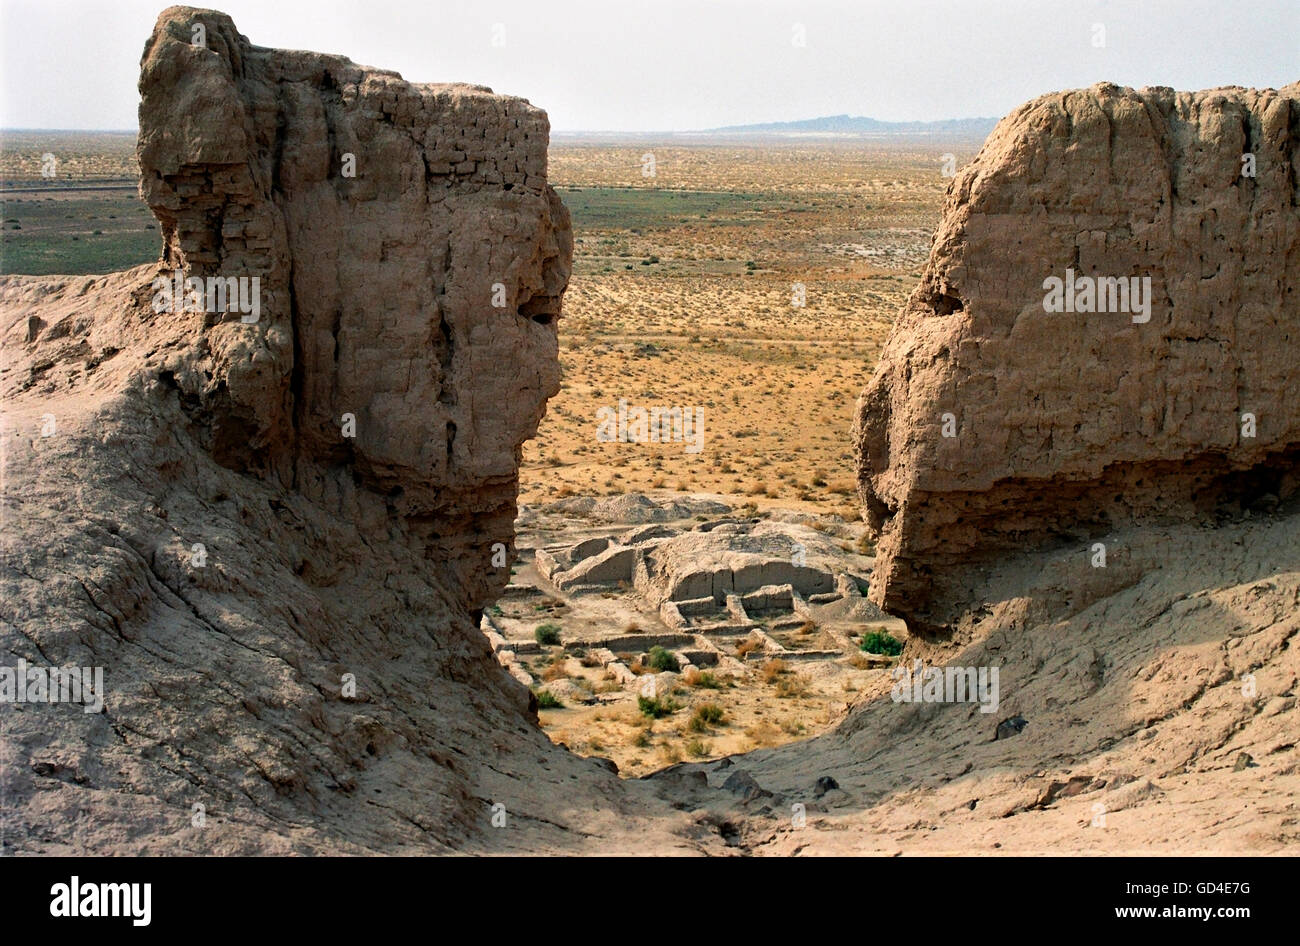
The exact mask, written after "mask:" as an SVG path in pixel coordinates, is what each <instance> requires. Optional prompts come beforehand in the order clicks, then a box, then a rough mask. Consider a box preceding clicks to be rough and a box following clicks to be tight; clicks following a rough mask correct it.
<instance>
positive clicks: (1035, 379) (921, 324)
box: [854, 84, 1300, 632]
mask: <svg viewBox="0 0 1300 946" xmlns="http://www.w3.org/2000/svg"><path fill="white" fill-rule="evenodd" d="M1298 177H1300V84H1295V85H1290V86H1287V87H1286V88H1284V89H1282V90H1280V91H1273V90H1263V91H1254V90H1247V89H1239V88H1230V89H1215V90H1211V91H1206V92H1196V93H1187V92H1174V91H1173V90H1171V89H1165V88H1155V89H1143V90H1141V91H1134V90H1132V89H1122V88H1118V87H1116V86H1112V85H1097V86H1093V87H1092V88H1090V89H1085V90H1079V91H1072V92H1063V93H1059V94H1054V95H1048V96H1044V97H1042V98H1039V99H1037V100H1035V101H1033V102H1030V103H1029V104H1027V105H1025V106H1022V107H1021V108H1020V109H1018V110H1017V111H1015V112H1014V113H1013V114H1011V115H1010V116H1008V117H1007V118H1006V119H1004V120H1003V121H1002V122H1001V123H1000V124H999V125H998V127H997V129H996V130H995V131H994V133H993V134H992V135H991V136H990V138H989V140H988V141H987V142H986V144H985V146H984V148H983V150H982V151H981V152H980V154H979V155H978V157H977V158H976V159H975V160H974V161H972V162H971V163H970V164H969V165H968V166H966V167H965V168H964V169H962V170H961V172H960V173H959V174H958V175H957V177H956V179H955V180H954V181H953V183H952V185H951V187H950V189H949V192H948V196H947V199H946V203H945V206H944V213H943V219H942V222H941V224H940V226H939V229H938V231H937V233H936V234H935V236H934V241H933V244H932V247H931V252H930V259H929V262H928V263H927V265H926V267H925V270H924V273H923V277H922V280H921V284H920V286H919V287H918V288H917V289H916V291H915V292H914V293H913V295H912V297H911V299H910V300H909V302H908V304H907V306H906V308H905V309H904V311H903V312H902V313H901V315H900V316H899V318H898V321H897V323H896V325H895V328H894V331H893V334H892V336H891V338H890V340H889V342H888V345H887V347H886V349H885V351H884V353H883V355H882V357H881V360H880V363H879V366H878V368H877V370H876V373H875V376H874V377H873V379H872V381H871V384H870V386H869V387H868V389H867V390H866V392H865V393H864V394H863V396H862V399H861V400H860V402H859V405H858V419H857V429H856V431H855V435H854V436H855V440H856V448H857V457H858V475H859V483H860V493H861V496H862V500H863V504H864V506H865V510H866V514H867V518H868V521H869V522H870V524H871V526H872V527H873V528H874V529H875V530H877V532H878V535H879V543H878V559H877V563H876V577H875V581H874V582H873V588H872V592H871V595H872V599H873V600H874V601H875V602H876V603H877V604H879V605H880V606H881V607H883V608H884V609H885V610H886V611H889V612H892V613H895V614H898V615H900V616H902V617H904V618H906V619H907V620H908V622H909V624H910V625H911V626H913V627H914V629H916V630H918V631H922V632H925V631H939V630H941V629H944V628H950V627H952V626H953V625H955V624H957V623H959V622H960V620H961V617H962V615H963V614H965V613H967V612H968V611H971V610H978V609H979V608H980V607H982V605H983V604H984V602H980V601H976V600H974V599H973V598H972V595H971V592H972V590H973V589H975V588H976V587H977V586H978V584H979V581H978V578H979V576H981V575H987V574H988V573H990V571H996V570H997V569H998V568H1001V567H1004V565H1005V562H1006V559H1007V558H1008V557H1011V556H1014V555H1015V554H1017V553H1021V552H1025V551H1027V550H1036V549H1038V548H1041V547H1043V546H1045V545H1061V544H1074V545H1075V546H1077V547H1078V548H1079V550H1080V552H1079V554H1080V556H1081V560H1084V561H1086V560H1087V557H1088V556H1090V555H1092V554H1093V553H1092V551H1091V545H1092V542H1093V540H1094V539H1096V538H1098V537H1101V536H1103V535H1105V534H1106V533H1108V532H1111V531H1113V530H1115V529H1117V528H1121V527H1123V526H1126V525H1131V524H1133V523H1140V522H1162V521H1180V520H1181V521H1186V520H1206V521H1210V520H1213V519H1214V518H1215V517H1216V516H1221V515H1223V514H1225V513H1232V512H1240V511H1241V509H1243V508H1245V509H1249V508H1250V507H1252V506H1254V505H1256V504H1259V503H1263V504H1265V506H1267V507H1271V506H1275V505H1276V504H1277V503H1278V502H1279V501H1284V500H1286V499H1288V498H1289V497H1290V496H1291V495H1292V494H1293V493H1294V492H1295V490H1296V487H1297V485H1298V484H1300V480H1297V477H1296V472H1297V460H1300V404H1298V403H1297V401H1296V397H1295V392H1296V391H1297V390H1300V358H1297V357H1296V352H1295V345H1296V341H1297V339H1298V338H1300V292H1298V291H1297V286H1300V190H1298V186H1300V185H1298V183H1297V180H1298ZM1111 277H1115V278H1120V279H1124V280H1125V281H1126V282H1128V283H1129V285H1130V287H1132V286H1134V285H1136V288H1138V290H1139V295H1143V296H1145V293H1142V291H1141V290H1142V288H1143V283H1142V280H1146V281H1147V287H1148V292H1149V297H1147V298H1145V300H1144V301H1145V303H1146V307H1145V309H1144V310H1143V309H1139V308H1138V307H1137V306H1136V305H1135V302H1136V299H1130V301H1129V306H1128V309H1127V310H1125V311H1117V310H1118V309H1120V308H1121V307H1122V303H1123V299H1122V297H1120V296H1119V293H1118V292H1114V291H1113V290H1111V289H1109V288H1107V291H1106V299H1105V302H1104V305H1105V307H1108V308H1110V311H1099V310H1100V309H1102V307H1103V304H1098V303H1089V302H1087V301H1085V300H1084V299H1083V298H1082V295H1079V294H1078V293H1081V292H1082V284H1080V288H1079V290H1078V293H1076V295H1077V299H1076V303H1077V304H1070V305H1069V306H1068V309H1069V311H1055V312H1048V311H1045V299H1046V298H1047V296H1048V294H1049V293H1048V290H1049V289H1051V288H1052V287H1051V286H1050V285H1045V283H1046V282H1047V281H1048V280H1049V279H1051V278H1056V279H1059V280H1061V281H1062V282H1063V283H1064V282H1066V281H1067V280H1072V281H1074V282H1075V283H1078V282H1079V279H1080V278H1085V279H1098V278H1111ZM1135 277H1136V278H1137V279H1138V282H1137V283H1136V284H1134V283H1133V279H1134V278H1135ZM1112 296H1114V297H1115V299H1114V301H1113V300H1112ZM1116 302H1118V303H1119V304H1115V303H1116ZM1048 304H1049V305H1050V304H1051V303H1048ZM1058 308H1060V307H1059V306H1058ZM1086 309H1091V311H1086Z"/></svg>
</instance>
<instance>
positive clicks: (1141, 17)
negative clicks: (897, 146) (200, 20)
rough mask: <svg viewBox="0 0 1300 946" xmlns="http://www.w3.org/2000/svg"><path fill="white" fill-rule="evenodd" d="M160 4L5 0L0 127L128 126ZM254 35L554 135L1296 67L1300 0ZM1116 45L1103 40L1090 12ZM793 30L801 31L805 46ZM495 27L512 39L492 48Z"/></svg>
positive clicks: (590, 8) (584, 1) (339, 5)
mask: <svg viewBox="0 0 1300 946" xmlns="http://www.w3.org/2000/svg"><path fill="white" fill-rule="evenodd" d="M164 6H165V4H164V3H161V2H157V0H155V2H138V0H0V31H2V32H3V37H2V38H0V60H2V65H0V82H2V83H3V88H2V89H0V127H9V128H123V129H125V128H135V127H136V102H137V95H136V88H135V83H136V78H137V72H138V69H139V60H140V53H141V51H142V49H143V48H144V41H145V38H146V37H147V36H148V34H149V32H150V30H151V29H152V27H153V23H154V20H155V18H156V17H157V15H158V13H159V11H161V10H162V9H163V8H164ZM220 8H222V9H224V10H225V11H226V12H227V13H229V14H231V16H232V17H234V20H235V24H236V25H237V26H238V27H239V30H240V32H242V33H243V34H244V35H245V36H247V37H248V38H249V39H250V40H251V41H252V42H254V43H256V44H258V45H261V46H281V47H289V48H296V49H314V50H319V51H322V52H330V53H341V54H343V55H346V56H348V57H349V58H351V59H352V60H354V61H356V62H359V63H364V64H367V65H374V66H381V67H384V68H387V69H395V70H397V71H398V72H400V73H401V74H402V75H403V76H404V77H406V78H407V79H410V80H412V81H417V82H445V81H463V82H476V83H481V84H483V85H489V86H491V87H492V88H493V89H494V90H496V91H498V92H507V93H510V94H514V95H522V96H524V97H525V98H527V99H529V100H530V101H532V102H533V103H534V104H536V105H540V106H542V107H543V108H545V109H547V111H549V112H550V115H551V123H552V127H553V128H555V129H556V130H560V131H564V130H619V131H684V130H692V129H699V128H708V127H716V126H720V125H733V124H748V123H751V122H762V121H786V120H794V119H801V118H815V117H819V116H822V115H835V114H842V113H849V114H853V115H867V116H870V117H872V118H881V119H888V120H896V121H901V120H931V119H939V118H967V117H975V116H1001V115H1003V114H1005V113H1006V112H1008V111H1010V110H1011V109H1012V108H1014V107H1015V106H1016V105H1018V104H1019V103H1021V102H1023V101H1025V100H1027V99H1029V98H1032V97H1034V96H1036V95H1039V94H1041V93H1043V92H1050V91H1055V90H1058V89H1063V88H1071V87H1077V86H1084V85H1090V84H1092V83H1093V82H1098V81H1102V80H1108V81H1112V82H1116V83H1119V84H1121V85H1132V86H1142V85H1169V86H1173V87H1175V88H1178V89H1201V88H1207V87H1210V86H1216V85H1247V86H1273V87H1277V86H1281V85H1286V84H1287V83H1289V82H1294V81H1296V80H1297V79H1300V0H1059V2H1058V0H1039V2H1028V0H943V2H931V0H889V2H884V3H877V2H874V0H859V2H852V0H821V2H818V0H807V2H802V3H797V2H778V0H770V2H765V0H749V2H745V0H712V2H710V0H693V2H690V0H637V2H624V0H559V2H545V0H466V2H451V0H427V2H418V0H354V2H335V0H224V2H222V3H221V4H220ZM1095 23H1100V24H1103V25H1104V27H1105V47H1104V48H1096V47H1095V46H1094V45H1093V36H1094V33H1093V24H1095ZM800 27H801V28H802V33H803V38H804V40H805V44H804V45H803V46H798V45H796V43H795V39H796V35H797V31H798V29H799V28H800ZM494 36H495V37H496V38H498V39H501V38H504V45H493V39H494Z"/></svg>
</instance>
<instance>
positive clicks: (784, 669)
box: [760, 657, 790, 683]
mask: <svg viewBox="0 0 1300 946" xmlns="http://www.w3.org/2000/svg"><path fill="white" fill-rule="evenodd" d="M789 672H790V665H789V664H787V663H786V662H785V661H784V660H782V659H781V658H779V657H777V658H776V659H775V660H769V661H768V662H767V663H765V664H763V669H762V670H761V671H760V675H761V677H762V680H763V682H764V683H772V682H773V681H775V680H776V679H777V678H778V677H780V676H781V674H783V673H789Z"/></svg>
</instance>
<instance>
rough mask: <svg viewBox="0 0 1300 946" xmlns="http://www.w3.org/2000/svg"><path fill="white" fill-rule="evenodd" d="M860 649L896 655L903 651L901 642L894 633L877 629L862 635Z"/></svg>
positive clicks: (870, 652)
mask: <svg viewBox="0 0 1300 946" xmlns="http://www.w3.org/2000/svg"><path fill="white" fill-rule="evenodd" d="M862 649H863V650H865V651H866V652H867V653H869V654H884V655H885V656H886V657H897V656H898V655H899V654H901V653H902V652H903V642H902V641H900V640H899V639H898V638H897V637H895V636H894V635H892V634H889V633H886V632H885V631H883V630H879V629H877V630H874V631H872V632H870V633H869V634H863V635H862Z"/></svg>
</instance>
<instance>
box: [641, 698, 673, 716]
mask: <svg viewBox="0 0 1300 946" xmlns="http://www.w3.org/2000/svg"><path fill="white" fill-rule="evenodd" d="M636 708H637V709H639V710H640V711H641V713H642V715H644V716H649V717H650V718H651V719H659V718H660V717H663V716H668V715H669V714H671V713H674V712H676V711H677V710H679V709H681V708H682V707H681V704H680V703H678V702H677V701H676V700H672V699H667V698H665V699H662V700H661V699H659V697H657V696H638V697H637V698H636Z"/></svg>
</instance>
